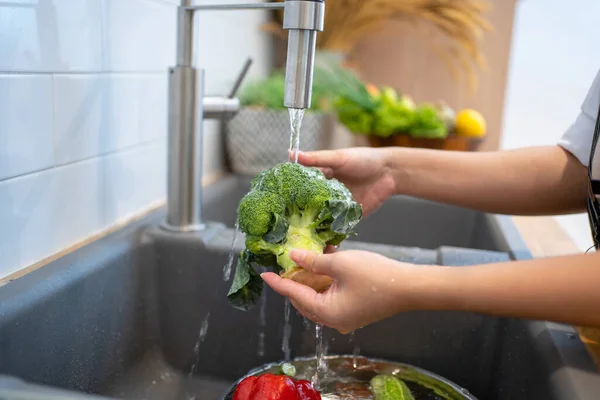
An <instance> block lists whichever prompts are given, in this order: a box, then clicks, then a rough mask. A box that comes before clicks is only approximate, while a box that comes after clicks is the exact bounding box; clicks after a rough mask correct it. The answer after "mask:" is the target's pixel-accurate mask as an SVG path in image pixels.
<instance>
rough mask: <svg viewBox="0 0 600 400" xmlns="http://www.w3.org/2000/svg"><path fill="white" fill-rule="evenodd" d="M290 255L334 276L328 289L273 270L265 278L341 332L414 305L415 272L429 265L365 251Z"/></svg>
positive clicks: (313, 317) (303, 310) (298, 306)
mask: <svg viewBox="0 0 600 400" xmlns="http://www.w3.org/2000/svg"><path fill="white" fill-rule="evenodd" d="M290 256H291V258H292V259H293V260H294V261H295V262H296V263H297V264H298V265H299V266H300V267H302V268H305V269H307V270H308V271H311V272H313V273H315V274H318V275H327V276H330V277H331V278H333V283H332V285H331V286H330V287H329V289H328V290H327V291H325V292H323V293H317V292H316V291H314V290H313V289H312V288H310V287H308V286H305V285H302V284H300V283H297V282H294V281H292V280H291V279H285V278H281V277H280V276H279V275H277V274H275V273H272V272H270V273H264V274H262V275H261V276H262V278H263V280H264V281H265V282H266V283H267V284H268V285H269V286H270V287H271V288H273V290H275V291H276V292H277V293H279V294H281V295H282V296H286V297H289V299H290V301H291V303H292V305H293V306H294V307H295V308H296V309H297V310H298V312H300V313H301V314H302V315H303V316H304V317H305V318H308V319H310V320H312V321H314V322H316V323H320V324H322V325H325V326H328V327H330V328H334V329H337V330H338V331H339V332H340V333H342V334H347V333H350V332H352V331H354V330H356V329H358V328H362V327H364V326H366V325H369V324H372V323H374V322H377V321H380V320H383V319H385V318H388V317H391V316H392V315H394V314H396V313H398V312H401V311H407V310H410V309H412V308H413V307H414V305H413V303H412V301H411V299H410V297H411V296H410V294H411V293H410V288H411V287H412V286H411V285H412V284H413V283H414V280H413V278H414V277H415V276H414V275H415V273H416V272H418V269H423V268H427V267H426V266H415V265H411V264H404V263H400V262H398V261H395V260H391V259H389V258H386V257H384V256H381V255H379V254H375V253H370V252H366V251H340V252H336V253H333V254H318V253H313V252H308V251H304V250H293V251H292V252H291V253H290Z"/></svg>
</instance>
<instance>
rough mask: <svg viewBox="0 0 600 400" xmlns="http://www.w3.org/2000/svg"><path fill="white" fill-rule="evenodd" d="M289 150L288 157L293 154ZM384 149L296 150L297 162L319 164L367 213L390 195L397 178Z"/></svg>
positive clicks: (313, 165) (309, 164) (365, 213)
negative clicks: (343, 186)
mask: <svg viewBox="0 0 600 400" xmlns="http://www.w3.org/2000/svg"><path fill="white" fill-rule="evenodd" d="M292 154H293V153H292V152H291V153H290V157H291V156H292ZM386 154H387V153H386V151H385V149H372V148H368V147H367V148H351V149H342V150H324V151H316V152H309V153H303V152H299V153H298V163H300V164H302V165H305V166H307V167H316V168H319V169H320V170H321V171H323V173H324V174H325V176H326V177H327V178H329V179H331V178H336V179H338V180H339V181H340V182H342V183H344V184H345V185H346V186H347V187H348V189H350V191H351V192H352V195H353V196H354V198H355V200H356V201H357V202H358V203H360V204H362V206H363V214H364V215H365V216H367V215H369V214H370V213H372V212H373V211H375V210H376V209H377V208H379V206H381V204H382V203H383V202H384V201H386V200H387V199H388V198H389V197H390V196H392V195H393V194H394V192H395V189H396V182H395V179H394V176H393V175H392V172H391V168H390V166H389V165H388V164H389V163H388V159H387V158H386V157H385V155H386Z"/></svg>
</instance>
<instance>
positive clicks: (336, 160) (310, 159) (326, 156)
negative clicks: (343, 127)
mask: <svg viewBox="0 0 600 400" xmlns="http://www.w3.org/2000/svg"><path fill="white" fill-rule="evenodd" d="M346 161H347V158H346V157H345V156H343V155H342V153H341V152H339V151H336V150H320V151H312V152H308V153H304V152H298V162H299V163H300V164H302V165H306V166H308V167H323V168H331V169H337V168H341V167H342V166H343V165H344V164H345V163H346Z"/></svg>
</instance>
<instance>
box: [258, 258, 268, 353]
mask: <svg viewBox="0 0 600 400" xmlns="http://www.w3.org/2000/svg"><path fill="white" fill-rule="evenodd" d="M266 271H267V268H264V267H263V268H262V272H266ZM260 326H261V332H260V333H259V334H258V356H259V357H263V356H264V355H265V327H266V326H267V292H266V291H264V292H263V294H262V296H261V298H260Z"/></svg>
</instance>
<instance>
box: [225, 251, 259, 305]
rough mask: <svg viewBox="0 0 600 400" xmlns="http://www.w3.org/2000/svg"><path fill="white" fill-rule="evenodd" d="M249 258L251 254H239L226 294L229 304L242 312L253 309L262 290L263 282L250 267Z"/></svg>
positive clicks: (245, 252) (244, 252) (246, 252)
mask: <svg viewBox="0 0 600 400" xmlns="http://www.w3.org/2000/svg"><path fill="white" fill-rule="evenodd" d="M251 256H252V255H251V253H250V252H248V251H245V250H244V251H242V252H241V253H240V255H239V257H238V263H237V266H236V268H235V275H234V277H233V283H232V284H231V288H230V289H229V293H227V299H228V300H229V304H230V305H231V306H232V307H234V308H237V309H239V310H242V311H248V310H250V309H252V308H253V307H254V305H255V304H256V302H257V301H258V299H259V298H260V296H261V295H262V289H263V280H262V278H261V277H260V275H258V274H257V273H256V271H255V270H254V268H253V267H252V265H251Z"/></svg>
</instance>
